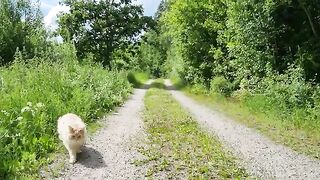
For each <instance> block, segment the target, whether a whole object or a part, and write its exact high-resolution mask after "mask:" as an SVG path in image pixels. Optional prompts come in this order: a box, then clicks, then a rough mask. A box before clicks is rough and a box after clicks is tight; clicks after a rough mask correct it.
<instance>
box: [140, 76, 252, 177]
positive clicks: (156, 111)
mask: <svg viewBox="0 0 320 180" xmlns="http://www.w3.org/2000/svg"><path fill="white" fill-rule="evenodd" d="M159 81H160V82H161V81H162V80H159ZM156 84H158V83H157V82H156ZM157 86H158V85H157ZM161 87H162V86H161ZM145 106H146V108H145V111H144V121H145V125H146V128H147V133H148V134H149V136H148V139H149V143H148V145H147V146H146V147H141V149H140V152H141V153H143V154H144V155H145V156H146V157H147V159H146V160H144V161H140V162H136V163H137V164H139V163H142V164H147V165H148V166H149V168H148V170H147V174H146V176H148V177H157V176H156V175H157V174H161V173H163V174H165V176H166V177H167V178H182V179H183V178H191V179H225V178H244V177H247V174H246V172H245V171H244V170H243V169H242V168H239V167H238V166H237V164H236V163H235V159H234V158H233V157H232V156H231V155H230V154H229V153H228V152H226V151H225V150H224V149H223V148H222V146H221V144H220V142H219V141H218V140H217V139H216V137H214V136H211V135H209V134H208V133H207V132H205V131H203V130H201V129H200V127H199V125H198V124H197V123H196V121H195V120H193V119H192V117H191V116H190V115H189V113H187V112H186V111H185V110H184V109H183V108H182V107H181V106H180V105H179V104H178V103H177V102H176V101H175V100H174V99H173V97H172V96H171V95H169V93H168V92H166V91H165V90H163V89H157V88H152V89H150V90H148V92H147V94H146V96H145Z"/></svg>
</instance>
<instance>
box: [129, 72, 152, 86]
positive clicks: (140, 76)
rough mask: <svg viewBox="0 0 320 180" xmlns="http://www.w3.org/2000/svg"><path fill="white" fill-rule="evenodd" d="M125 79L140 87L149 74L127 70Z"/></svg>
mask: <svg viewBox="0 0 320 180" xmlns="http://www.w3.org/2000/svg"><path fill="white" fill-rule="evenodd" d="M127 79H128V81H129V82H130V83H131V84H132V85H133V87H140V86H141V85H143V84H144V83H145V82H146V81H147V80H148V79H149V74H148V73H143V72H129V73H128V76H127Z"/></svg>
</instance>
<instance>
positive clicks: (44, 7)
mask: <svg viewBox="0 0 320 180" xmlns="http://www.w3.org/2000/svg"><path fill="white" fill-rule="evenodd" d="M132 1H133V3H134V4H142V6H143V8H144V15H146V16H153V15H154V13H155V12H156V11H157V8H158V6H159V4H160V1H161V0H132ZM40 3H41V4H40V8H41V11H42V13H43V15H44V24H45V26H46V27H47V28H50V29H51V30H54V29H56V28H57V27H58V25H57V23H56V20H57V14H58V13H59V12H67V11H68V10H69V8H68V7H67V6H62V5H59V0H40Z"/></svg>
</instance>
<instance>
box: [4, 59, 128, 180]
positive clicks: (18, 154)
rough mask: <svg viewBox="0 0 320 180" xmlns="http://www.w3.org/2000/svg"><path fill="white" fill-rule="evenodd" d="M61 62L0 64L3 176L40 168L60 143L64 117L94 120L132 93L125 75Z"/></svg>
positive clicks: (72, 62)
mask: <svg viewBox="0 0 320 180" xmlns="http://www.w3.org/2000/svg"><path fill="white" fill-rule="evenodd" d="M66 57H67V56H66ZM18 61H19V60H18ZM61 62H62V63H61ZM61 62H49V61H43V62H41V60H39V59H33V60H29V62H28V63H24V62H16V63H14V64H13V65H12V66H10V67H1V68H0V157H1V158H0V179H3V178H9V177H21V176H25V175H26V174H35V173H36V172H37V170H38V168H39V166H40V165H41V164H43V163H44V162H46V160H47V154H48V153H50V152H53V151H54V150H55V149H56V147H57V142H58V141H57V135H56V121H57V119H58V117H59V116H61V115H63V114H65V113H67V112H73V113H76V114H78V115H80V116H81V117H82V118H83V119H84V121H85V122H86V123H91V122H94V121H95V119H96V118H98V117H100V116H101V115H103V114H104V113H106V112H108V111H110V110H111V109H112V108H113V107H115V106H117V105H119V104H121V103H122V102H123V101H124V100H125V99H126V97H127V96H128V95H129V94H130V92H131V89H132V88H131V85H130V84H129V82H128V81H127V77H126V73H123V72H113V71H107V70H105V69H104V68H103V67H102V66H100V65H98V64H92V63H84V64H79V63H78V62H76V61H72V59H64V61H61Z"/></svg>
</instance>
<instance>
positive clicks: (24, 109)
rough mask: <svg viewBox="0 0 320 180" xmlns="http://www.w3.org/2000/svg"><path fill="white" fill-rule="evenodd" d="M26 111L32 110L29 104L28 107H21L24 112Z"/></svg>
mask: <svg viewBox="0 0 320 180" xmlns="http://www.w3.org/2000/svg"><path fill="white" fill-rule="evenodd" d="M26 111H31V108H30V107H29V106H26V107H24V108H22V109H21V113H24V112H26Z"/></svg>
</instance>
